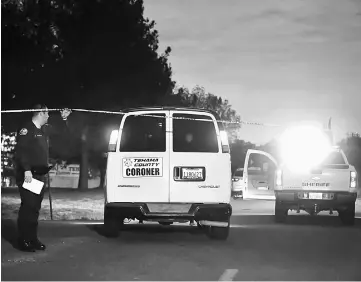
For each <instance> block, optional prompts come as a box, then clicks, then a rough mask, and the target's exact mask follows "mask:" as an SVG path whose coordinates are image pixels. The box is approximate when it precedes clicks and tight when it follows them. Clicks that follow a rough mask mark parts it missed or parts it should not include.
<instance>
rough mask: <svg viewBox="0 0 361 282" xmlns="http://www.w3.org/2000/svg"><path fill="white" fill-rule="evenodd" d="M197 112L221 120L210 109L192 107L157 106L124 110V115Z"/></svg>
mask: <svg viewBox="0 0 361 282" xmlns="http://www.w3.org/2000/svg"><path fill="white" fill-rule="evenodd" d="M159 110H163V111H196V112H204V113H210V114H212V115H214V117H215V118H216V120H220V117H219V115H218V114H217V113H216V112H215V111H212V110H208V109H202V108H192V107H172V106H155V107H140V108H128V109H125V110H123V112H124V113H131V112H137V111H159Z"/></svg>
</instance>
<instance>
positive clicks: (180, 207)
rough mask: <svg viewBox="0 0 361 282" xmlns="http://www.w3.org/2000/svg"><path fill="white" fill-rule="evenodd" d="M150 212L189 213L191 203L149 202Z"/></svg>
mask: <svg viewBox="0 0 361 282" xmlns="http://www.w3.org/2000/svg"><path fill="white" fill-rule="evenodd" d="M147 206H148V209H149V211H150V212H156V213H188V212H189V209H190V208H191V205H190V204H147Z"/></svg>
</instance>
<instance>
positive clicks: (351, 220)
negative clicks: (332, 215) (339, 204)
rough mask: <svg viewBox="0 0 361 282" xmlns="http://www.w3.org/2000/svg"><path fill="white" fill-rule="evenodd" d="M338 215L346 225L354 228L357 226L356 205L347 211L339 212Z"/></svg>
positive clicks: (352, 205) (351, 205) (350, 206)
mask: <svg viewBox="0 0 361 282" xmlns="http://www.w3.org/2000/svg"><path fill="white" fill-rule="evenodd" d="M338 214H339V217H340V219H341V222H342V223H343V224H344V225H348V226H352V225H354V224H355V204H350V205H349V206H348V207H347V209H346V210H343V211H339V212H338Z"/></svg>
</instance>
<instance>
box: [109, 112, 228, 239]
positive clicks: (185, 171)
mask: <svg viewBox="0 0 361 282" xmlns="http://www.w3.org/2000/svg"><path fill="white" fill-rule="evenodd" d="M106 174H107V176H106V185H105V209H104V227H105V228H104V229H105V233H106V235H107V236H110V237H115V236H117V235H118V234H119V231H120V230H121V228H122V225H123V222H124V219H125V218H127V219H137V220H139V221H157V222H159V223H160V224H164V225H169V224H172V223H173V222H188V221H196V222H197V224H198V226H199V227H201V228H202V229H204V230H205V231H206V233H207V234H208V235H209V237H210V238H214V239H227V237H228V234H229V228H230V216H231V214H232V207H231V205H230V198H231V185H232V183H231V158H230V149H229V144H228V138H227V134H226V132H225V131H224V128H223V124H222V123H221V122H220V121H219V117H218V116H217V114H216V113H212V112H210V111H207V110H201V109H191V108H174V107H160V108H141V109H130V110H127V111H125V114H124V116H123V117H122V120H121V123H120V128H119V130H115V131H113V132H112V134H111V136H110V141H109V148H108V160H107V173H106Z"/></svg>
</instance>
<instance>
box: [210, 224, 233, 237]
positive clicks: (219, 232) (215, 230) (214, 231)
mask: <svg viewBox="0 0 361 282" xmlns="http://www.w3.org/2000/svg"><path fill="white" fill-rule="evenodd" d="M207 229H208V237H209V238H211V239H213V240H227V239H228V236H229V230H230V223H229V220H228V226H227V227H219V226H208V228H207Z"/></svg>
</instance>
